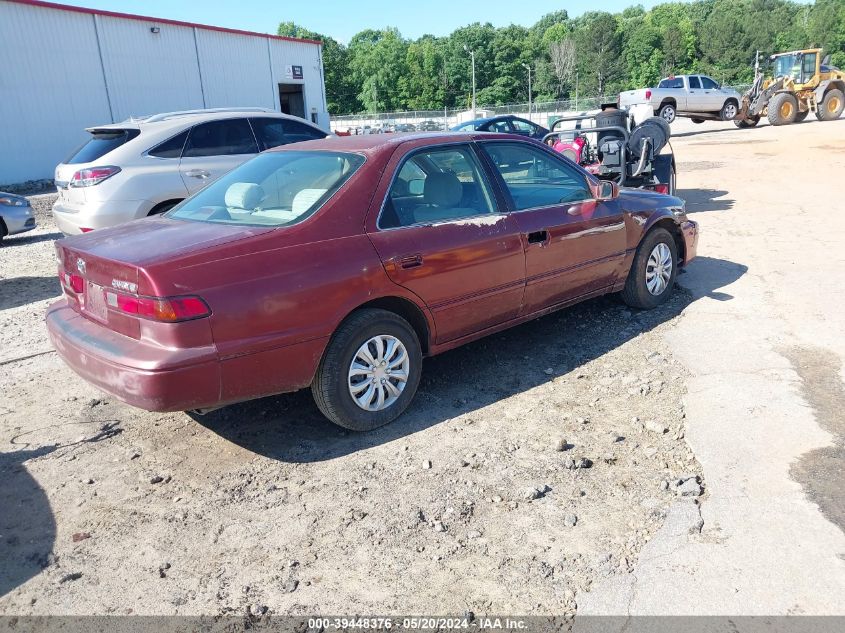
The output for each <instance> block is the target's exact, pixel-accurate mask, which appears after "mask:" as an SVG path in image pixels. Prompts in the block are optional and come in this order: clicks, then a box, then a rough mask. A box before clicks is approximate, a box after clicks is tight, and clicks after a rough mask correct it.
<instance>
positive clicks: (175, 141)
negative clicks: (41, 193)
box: [53, 108, 326, 235]
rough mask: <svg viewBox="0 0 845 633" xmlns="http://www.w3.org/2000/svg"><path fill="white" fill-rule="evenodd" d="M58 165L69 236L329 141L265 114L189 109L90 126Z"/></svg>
mask: <svg viewBox="0 0 845 633" xmlns="http://www.w3.org/2000/svg"><path fill="white" fill-rule="evenodd" d="M87 131H88V133H89V134H90V135H91V136H90V138H89V139H88V140H87V141H86V142H85V143H84V144H83V145H82V146H81V147H79V148H77V149H76V150H75V151H74V152H73V153H72V154H71V155H70V156H69V157H68V158H67V160H65V161H64V162H63V163H61V164H60V165H59V166H58V167H56V174H55V183H56V188H57V189H58V192H59V198H58V200H56V203H55V204H54V205H53V216H54V217H55V219H56V224H57V225H58V227H59V229H60V230H61V231H62V232H63V233H64V234H65V235H73V234H78V233H85V232H87V231H91V230H93V229H100V228H103V227H107V226H114V225H116V224H122V223H123V222H128V221H129V220H135V219H137V218H143V217H146V216H150V215H156V214H159V213H164V212H165V211H167V210H168V209H171V208H172V207H173V206H174V205H176V204H177V203H179V202H181V201H182V200H184V199H185V198H187V197H188V196H189V195H191V194H193V193H196V192H197V191H199V190H200V189H202V188H203V187H204V186H206V185H207V184H208V183H209V182H211V181H212V180H214V179H215V178H219V177H220V176H221V175H223V174H225V173H226V172H227V171H229V170H230V169H232V168H233V167H237V166H238V165H240V164H241V163H242V162H244V161H245V160H247V159H249V158H251V157H252V156H254V155H255V154H257V153H258V152H260V151H262V150H265V149H269V148H271V147H276V146H278V145H284V144H287V143H295V142H298V141H303V140H311V139H315V138H324V137H325V136H326V133H325V132H324V131H323V130H321V129H320V128H318V127H316V126H314V125H311V124H310V123H308V122H306V121H304V120H302V119H300V118H297V117H293V116H289V115H286V114H281V113H279V112H275V111H273V110H266V109H263V108H239V109H213V110H190V111H184V112H169V113H165V114H157V115H154V116H150V117H146V118H143V119H138V120H129V121H124V122H123V123H113V124H108V125H100V126H97V127H92V128H88V130H87Z"/></svg>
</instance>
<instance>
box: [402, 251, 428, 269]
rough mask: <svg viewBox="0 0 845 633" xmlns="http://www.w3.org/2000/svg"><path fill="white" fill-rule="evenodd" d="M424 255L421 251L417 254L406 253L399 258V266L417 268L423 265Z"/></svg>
mask: <svg viewBox="0 0 845 633" xmlns="http://www.w3.org/2000/svg"><path fill="white" fill-rule="evenodd" d="M422 264H423V257H422V255H420V254H419V253H417V254H416V255H405V256H404V257H400V258H399V268H416V267H418V266H422Z"/></svg>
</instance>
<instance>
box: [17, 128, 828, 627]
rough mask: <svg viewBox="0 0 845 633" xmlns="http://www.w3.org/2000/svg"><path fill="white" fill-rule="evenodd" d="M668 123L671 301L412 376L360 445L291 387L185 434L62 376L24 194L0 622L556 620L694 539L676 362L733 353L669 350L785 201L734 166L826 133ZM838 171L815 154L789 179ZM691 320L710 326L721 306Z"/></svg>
mask: <svg viewBox="0 0 845 633" xmlns="http://www.w3.org/2000/svg"><path fill="white" fill-rule="evenodd" d="M675 127H676V128H677V132H678V135H677V136H676V137H675V138H674V139H673V146H674V150H675V153H676V156H677V159H678V161H679V178H678V180H679V186H680V187H681V189H682V191H681V194H682V195H683V196H684V197H686V198H687V200H688V208H689V211H690V212H691V214H692V216H693V217H694V218H695V219H696V220H698V221H700V222H701V223H702V227H703V236H702V242H701V245H700V251H699V256H700V257H699V259H698V260H697V261H696V262H695V263H694V264H693V265H692V266H691V267H690V272H689V274H687V275H682V276H681V277H680V278H679V287H678V289H677V292H676V293H675V295H674V297H673V299H672V300H671V301H670V302H669V303H668V304H667V305H665V306H663V307H662V308H660V309H658V310H655V311H652V312H637V311H631V310H628V309H627V308H626V307H625V306H623V305H622V304H621V303H620V302H619V301H618V300H617V299H615V298H613V297H608V298H602V299H599V300H595V301H590V302H587V303H585V304H582V305H580V306H577V307H575V308H572V309H569V310H566V311H564V312H561V313H558V314H555V315H551V316H549V317H546V318H544V319H541V320H538V321H536V322H533V323H529V324H526V325H524V326H520V327H518V328H515V329H512V330H510V331H508V332H506V333H504V334H500V335H496V336H493V337H490V338H488V339H486V340H483V341H480V342H478V343H475V344H472V345H469V346H466V347H464V348H462V349H459V350H456V351H453V352H450V353H447V354H444V355H442V356H440V357H436V358H433V359H428V360H427V361H426V363H425V366H424V370H423V378H422V383H421V385H420V391H419V394H418V395H417V398H416V400H415V402H414V404H413V405H412V407H411V409H410V410H409V412H408V413H406V414H405V415H404V416H403V417H402V418H401V419H400V420H398V421H396V422H394V423H393V424H392V425H390V426H388V427H386V428H384V429H381V430H379V431H376V432H373V433H368V434H349V433H346V432H344V431H341V430H340V429H338V428H337V427H334V426H332V425H331V424H329V423H327V422H326V421H325V420H323V419H322V418H321V416H320V415H319V413H318V412H317V410H316V407H315V406H314V404H313V403H312V401H311V399H310V394H308V393H307V392H301V393H297V394H289V395H283V396H278V397H274V398H269V399H264V400H259V401H254V402H250V403H245V404H242V405H237V406H232V407H228V408H226V409H223V410H220V411H217V412H214V413H211V414H209V415H206V416H201V417H200V416H192V415H188V414H182V413H179V414H153V413H146V412H143V411H140V410H137V409H133V408H131V407H128V406H126V405H123V404H122V403H120V402H118V401H116V400H115V399H113V398H111V397H108V396H106V395H104V394H102V393H100V392H98V391H97V390H96V389H95V388H93V387H91V386H89V385H88V384H86V383H85V382H83V381H82V380H81V379H79V378H78V377H77V376H76V375H75V374H73V373H72V372H71V371H70V370H68V369H67V368H65V367H64V366H63V364H62V363H61V361H60V360H59V359H58V358H57V357H56V355H55V354H54V353H51V352H50V344H49V341H48V339H47V336H46V331H45V328H44V325H43V315H44V310H45V308H46V306H47V305H49V303H50V302H51V301H53V300H55V298H56V297H58V296H59V294H60V291H59V285H58V281H57V279H56V273H55V269H56V265H55V260H54V255H53V252H54V251H53V243H52V242H53V240H54V239H56V238H58V237H59V235H58V234H57V233H56V229H55V226H54V225H53V223H52V221H51V218H50V217H49V213H48V212H47V210H48V209H49V204H50V196H39V197H37V198H36V199H35V200H34V203H35V204H36V205H38V208H39V225H40V228H39V229H38V231H36V232H33V233H30V234H28V235H27V236H20V237H16V238H9V239H8V240H7V243H6V245H4V246H3V247H2V248H0V389H2V393H3V394H4V395H5V397H4V398H3V400H2V404H0V451H2V452H0V508H3V512H2V513H0V560H1V561H3V565H2V567H0V614H125V613H135V614H229V613H244V612H245V611H248V610H251V611H252V612H253V613H264V612H269V613H272V614H314V613H350V612H352V611H354V612H356V613H377V614H407V613H430V614H446V613H449V614H462V613H465V612H473V613H476V614H487V613H518V614H555V615H562V614H568V615H574V614H575V613H576V612H578V610H579V604H580V602H581V600H582V598H581V597H582V596H585V597H589V596H594V597H595V596H599V595H601V594H602V592H604V591H607V590H606V589H605V588H606V587H613V586H614V583H617V584H618V583H623V582H627V581H628V580H629V579H631V578H632V577H634V576H635V575H636V574H637V570H638V568H639V567H640V565H641V560H640V558H641V555H642V552H643V551H646V552H648V548H649V543H650V542H651V541H652V539H654V538H655V537H656V536H658V535H660V534H661V533H662V531H663V532H665V530H666V529H667V525H668V524H669V523H671V521H669V523H667V518H668V519H671V517H672V516H674V514H673V513H677V512H678V508H682V509H683V512H684V513H685V514H684V516H685V520H686V523H685V524H684V531H683V538H684V539H693V540H695V539H701V538H704V536H706V535H707V534H709V535H710V536H708V537H707V538H711V537H712V536H713V534H712V532H711V533H707V532H706V530H707V528H708V527H712V526H708V525H707V523H706V522H705V518H706V513H705V512H704V510H706V508H707V504H708V502H709V499H710V498H711V495H712V492H711V486H710V479H709V477H710V475H709V473H708V469H707V467H706V465H705V467H704V468H702V464H701V463H700V461H699V459H698V457H697V453H694V451H693V449H694V448H696V446H695V445H694V444H693V445H692V446H691V445H690V444H689V443H688V439H689V431H690V430H693V431H694V429H691V428H690V427H691V425H692V424H693V423H694V422H695V423H696V424H701V425H705V426H706V425H708V424H709V423H710V422H711V421H712V420H709V419H708V416H711V415H712V413H708V412H700V409H699V408H698V407H696V416H697V417H696V418H695V419H691V415H690V411H689V405H688V401H689V398H690V393H689V387H690V384H694V383H691V381H694V380H695V379H696V376H697V375H698V371H699V368H698V367H697V366H696V363H695V362H694V361H695V360H697V359H699V358H700V359H701V361H702V362H704V361H705V360H706V361H707V362H710V363H715V364H719V363H720V362H721V363H723V364H727V363H730V362H731V358H732V355H733V354H742V349H741V347H742V345H741V344H739V345H735V346H733V347H732V348H731V350H730V353H727V352H726V351H725V350H723V349H722V348H721V347H720V346H719V345H718V342H719V341H718V337H716V339H715V340H713V339H711V342H715V343H716V345H710V346H709V347H708V348H706V349H704V348H702V346H701V345H697V346H696V345H693V346H692V348H693V349H694V354H696V355H697V356H693V357H691V356H690V354H691V353H693V352H690V349H688V348H690V345H686V346H685V345H684V343H683V341H684V340H685V339H686V340H689V337H693V338H695V336H696V334H695V331H692V332H690V331H689V328H688V327H685V323H686V324H688V323H689V322H690V316H689V315H690V311H691V310H692V311H694V310H695V308H696V306H697V305H698V304H700V303H702V302H704V303H707V302H711V301H713V302H718V301H729V300H731V299H732V298H733V297H734V296H735V295H734V294H733V293H734V290H733V289H730V290H726V289H729V288H730V287H731V286H732V284H735V283H736V282H737V281H738V280H740V278H742V277H743V275H745V276H746V277H747V276H748V275H746V272H747V271H748V268H749V266H751V267H752V269H753V267H754V265H755V263H756V261H755V262H752V261H749V256H748V253H749V250H748V249H747V248H746V247H745V246H744V244H745V243H749V242H753V243H755V244H756V248H757V249H758V250H761V251H762V250H765V248H766V242H767V240H771V239H772V237H773V235H774V233H773V232H771V231H756V230H755V223H754V222H747V221H746V222H745V223H743V222H741V221H738V220H737V218H741V214H742V212H743V204H744V201H748V202H749V203H750V202H751V201H753V200H754V198H755V195H756V192H757V191H759V190H763V189H766V190H772V189H777V188H783V191H784V195H786V196H788V195H790V191H789V190H790V189H791V188H794V186H795V185H794V184H793V183H790V182H789V181H788V180H785V178H784V173H783V172H782V171H780V170H779V169H766V170H759V169H755V167H754V165H755V163H765V164H769V165H771V164H775V162H777V164H782V165H783V166H784V170H787V171H788V169H789V164H790V160H791V159H792V158H793V156H794V153H795V148H794V143H789V142H786V141H784V140H782V134H784V133H785V134H787V135H793V136H795V135H798V134H799V133H800V137H801V138H802V143H804V147H805V148H806V147H811V148H815V149H810V150H805V151H815V152H817V153H821V152H825V155H826V156H828V157H829V156H830V155H832V154H835V153H836V152H841V151H842V149H841V148H843V147H845V120H843V121H840V122H835V123H824V124H821V123H805V124H802V125H800V126H793V128H792V129H788V130H786V131H785V132H784V130H783V129H782V130H778V129H774V128H768V127H762V128H760V129H756V130H743V131H740V130H735V129H734V128H733V126H732V125H731V126H724V125H721V124H705V125H701V126H693V125H692V124H689V123H688V122H680V124H676V126H675ZM796 138H797V137H796ZM824 147H828V148H829V149H828V150H824ZM728 153H730V154H731V155H732V156H733V160H731V161H728V160H726V158H725V157H726V155H727V154H728ZM737 165H745V167H744V169H746V170H747V174H745V175H742V174H738V173H737ZM741 168H742V167H741ZM839 169H840V168H839V166H838V163H836V162H835V161H834V162H832V161H830V160H820V161H818V162H816V163H815V165H814V169H813V171H812V174H811V175H810V177H811V178H812V182H811V183H804V184H812V183H816V182H817V183H823V182H833V181H835V180H836V174H837V173H841V171H838V170H839ZM792 193H793V194H794V192H792ZM839 200H840V209H839V210H840V211H841V210H842V209H841V197H840V199H839ZM808 204H809V203H808ZM830 211H831V212H834V210H833V209H831V210H830ZM808 212H810V210H809V208H808V207H802V213H808ZM726 214H730V216H731V218H732V219H733V221H734V222H735V226H731V227H730V229H729V230H728V229H720V228H719V227H720V225H722V224H723V223H724V219H725V215H726ZM770 219H771V218H770ZM837 226H841V225H837ZM837 230H838V229H837ZM714 234H716V235H718V236H719V241H718V243H717V242H714V238H713V235H714ZM800 237H801V238H802V239H806V240H808V241H809V240H810V239H811V236H808V235H806V234H800ZM840 237H842V235H841V234H840ZM777 238H778V239H781V236H780V235H778V236H777ZM803 246H806V244H804V243H803V242H802V243H794V244H790V245H789V248H790V249H793V248H794V252H795V253H799V252H800V251H801V248H802V247H803ZM835 274H836V277H835V278H834V281H833V282H832V283H836V284H840V283H841V280H842V271H841V270H837V271H835ZM690 278H692V279H693V281H694V283H692V284H690V283H688V280H689V279H690ZM801 291H803V289H799V290H798V292H801ZM755 292H756V290H755ZM702 318H705V319H709V320H707V321H706V324H707V327H709V328H715V329H717V330H718V328H720V327H722V325H723V319H724V313H721V314H720V312H719V311H712V312H708V313H707V316H706V317H702ZM765 318H769V317H765ZM698 327H702V326H698ZM820 344H821V345H822V346H824V341H821V342H820ZM830 353H831V354H834V355H835V354H838V353H839V350H834V351H832V352H830ZM795 358H797V359H801V358H805V357H804V356H800V355H798V356H795ZM838 358H840V357H839V356H837V357H836V358H833V359H827V366H835V367H838V366H839V365H836V362H838V361H837V359H838ZM796 362H798V361H796ZM831 364H832V365H831ZM829 374H830V372H828V374H826V376H828V378H830V376H829ZM802 375H803V374H802ZM809 375H812V374H809ZM832 382H835V380H834V381H832ZM840 389H841V387H840ZM791 390H792V392H794V394H793V395H794V397H796V398H798V397H800V396H799V395H798V394H799V391H800V390H796V389H794V388H791ZM825 402H827V400H825ZM825 411H826V414H825V415H826V416H827V417H833V418H835V408H833V407H832V406H828V407H827V409H826V410H825ZM811 421H812V420H811ZM831 424H832V422H831ZM711 426H712V425H711ZM695 428H698V427H695ZM727 435H730V433H728V434H727ZM834 445H835V446H840V447H841V442H840V443H838V444H837V443H834ZM561 449H562V450H561ZM704 452H705V454H707V455H708V457H709V453H707V451H706V450H705V451H704ZM719 472H720V471H719V470H718V468H716V469H715V470H714V473H716V475H718V473H719ZM714 476H715V475H714ZM839 476H840V477H841V473H840V475H839ZM796 477H797V476H796ZM808 477H810V478H811V479H812V478H813V476H812V475H808ZM816 479H817V478H816ZM814 480H815V479H814ZM794 485H795V488H796V489H797V490H798V491H799V493H800V498H801V499H802V500H803V502H804V503H806V504H807V506H811V504H810V502H809V501H806V499H807V495H810V496H812V495H813V494H814V493H813V491H812V490H809V489H807V490H805V491H803V492H801V486H800V485H799V484H797V483H795V484H794ZM841 488H842V487H841V486H840V489H841ZM831 503H832V504H833V505H834V506H836V503H837V502H836V500H835V499H834V500H833V501H832V502H831ZM811 507H812V508H814V510H813V511H814V512H815V513H816V515H817V520H818V521H821V522H823V523H824V524H826V525H830V524H829V523H827V521H826V519H824V518H823V515H822V514H821V511H820V510H819V509H818V508H817V507H816V506H814V505H813V506H811ZM703 516H704V517H705V518H702V517H703ZM814 516H815V515H814ZM703 530H704V531H703ZM835 530H836V528H834V531H835ZM835 555H836V553H835V552H834V553H833V556H834V558H835ZM594 590H595V591H594ZM611 591H612V590H611ZM840 595H841V594H840ZM593 611H594V612H616V611H614V608H608V609H604V610H603V609H601V608H594V609H593ZM617 611H618V610H617ZM622 612H623V613H624V608H623V609H622Z"/></svg>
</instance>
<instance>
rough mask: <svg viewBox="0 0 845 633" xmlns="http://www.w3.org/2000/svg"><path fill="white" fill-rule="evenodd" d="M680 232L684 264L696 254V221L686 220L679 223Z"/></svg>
mask: <svg viewBox="0 0 845 633" xmlns="http://www.w3.org/2000/svg"><path fill="white" fill-rule="evenodd" d="M681 232H682V233H683V235H684V263H683V265H684V266H686V265H687V264H689V263H690V262H691V261H692V260H693V259H695V256H696V255H697V254H698V222H693V221H692V220H686V221H684V222H683V223H682V224H681Z"/></svg>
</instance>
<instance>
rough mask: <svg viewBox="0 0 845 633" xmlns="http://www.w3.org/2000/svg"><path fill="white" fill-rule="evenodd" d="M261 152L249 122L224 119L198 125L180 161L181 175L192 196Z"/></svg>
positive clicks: (190, 135) (186, 144)
mask: <svg viewBox="0 0 845 633" xmlns="http://www.w3.org/2000/svg"><path fill="white" fill-rule="evenodd" d="M257 153H258V144H257V143H256V142H255V136H254V135H253V133H252V128H251V127H250V125H249V122H248V121H247V120H246V119H223V120H221V121H209V122H208V123H200V124H199V125H195V126H194V127H193V128H192V129H191V132H190V134H188V141H187V142H186V143H185V149H184V150H183V151H182V160H181V161H179V173H180V174H181V175H182V181H183V182H184V183H185V187H187V189H188V192H189V193H196V192H197V191H199V190H200V189H202V188H203V187H205V186H206V185H207V184H208V183H209V182H211V181H212V180H216V179H217V178H219V177H220V176H222V175H223V174H225V173H226V172H228V171H230V170H232V169H234V168H235V167H237V166H238V165H240V164H241V163H242V162H244V161H245V160H246V159H248V158H250V157H252V156H254V155H255V154H257Z"/></svg>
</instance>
